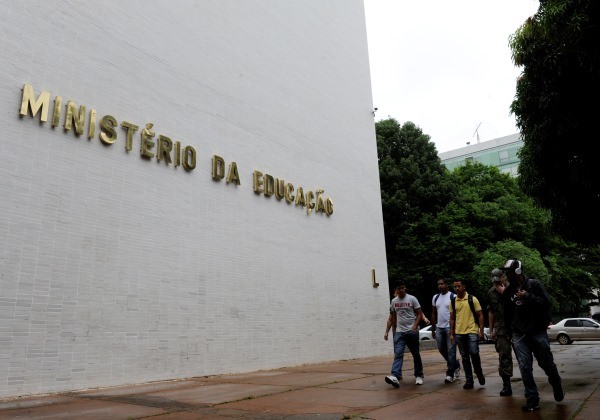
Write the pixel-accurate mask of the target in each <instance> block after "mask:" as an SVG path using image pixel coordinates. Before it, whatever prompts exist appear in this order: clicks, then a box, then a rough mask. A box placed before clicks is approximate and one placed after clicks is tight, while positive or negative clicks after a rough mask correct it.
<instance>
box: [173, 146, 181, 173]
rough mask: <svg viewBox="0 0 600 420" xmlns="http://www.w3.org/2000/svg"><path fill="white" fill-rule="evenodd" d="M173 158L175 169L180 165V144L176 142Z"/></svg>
mask: <svg viewBox="0 0 600 420" xmlns="http://www.w3.org/2000/svg"><path fill="white" fill-rule="evenodd" d="M173 157H174V158H175V162H174V165H175V167H178V166H179V165H181V143H179V142H178V141H176V142H175V153H173Z"/></svg>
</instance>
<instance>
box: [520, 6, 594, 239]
mask: <svg viewBox="0 0 600 420" xmlns="http://www.w3.org/2000/svg"><path fill="white" fill-rule="evenodd" d="M599 39H600V2H598V1H595V0H541V1H540V7H539V10H538V12H537V13H536V14H535V15H534V16H532V17H531V18H529V19H528V20H527V21H526V22H525V23H524V24H523V25H522V26H521V27H520V28H519V29H518V30H517V31H516V32H515V34H513V36H512V37H511V39H510V48H511V50H512V55H513V61H514V63H515V64H516V65H517V66H522V67H523V71H522V74H521V76H520V78H519V80H518V82H517V90H516V96H515V100H514V101H513V103H512V105H511V111H512V112H513V113H514V114H515V116H516V122H517V126H518V127H519V129H520V131H521V134H522V138H523V142H524V145H523V147H522V149H521V150H520V155H519V158H520V165H519V173H520V177H519V183H520V186H521V188H522V189H523V190H524V191H525V192H526V193H527V194H529V195H530V196H531V197H533V198H534V199H535V201H536V202H537V203H538V204H540V205H542V206H543V207H546V208H548V209H550V210H551V214H552V220H553V222H554V226H555V228H556V229H557V231H558V232H560V233H561V234H562V235H563V236H564V237H565V238H567V239H570V240H573V241H575V242H580V243H585V244H597V243H599V241H600V223H598V222H597V217H598V214H600V184H599V182H600V177H598V176H597V174H596V156H597V151H596V143H597V141H596V140H597V135H598V134H597V132H598V129H597V126H596V118H597V116H598V111H599V106H598V97H599V95H600V42H598V40H599Z"/></svg>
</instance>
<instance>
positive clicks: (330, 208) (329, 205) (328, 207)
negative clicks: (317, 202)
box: [325, 198, 333, 216]
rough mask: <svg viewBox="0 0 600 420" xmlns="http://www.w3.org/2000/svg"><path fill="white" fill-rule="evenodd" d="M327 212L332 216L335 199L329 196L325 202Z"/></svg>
mask: <svg viewBox="0 0 600 420" xmlns="http://www.w3.org/2000/svg"><path fill="white" fill-rule="evenodd" d="M325 214H326V215H327V216H331V215H332V214H333V201H331V198H328V199H327V201H326V202H325Z"/></svg>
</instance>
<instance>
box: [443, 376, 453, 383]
mask: <svg viewBox="0 0 600 420" xmlns="http://www.w3.org/2000/svg"><path fill="white" fill-rule="evenodd" d="M444 382H446V383H447V384H451V383H452V382H454V377H453V376H450V375H448V376H446V379H445V380H444Z"/></svg>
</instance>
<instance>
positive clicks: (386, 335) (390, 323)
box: [383, 312, 394, 341]
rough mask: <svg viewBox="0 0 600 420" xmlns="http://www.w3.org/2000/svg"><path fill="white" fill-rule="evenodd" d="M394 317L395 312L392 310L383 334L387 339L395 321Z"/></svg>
mask: <svg viewBox="0 0 600 420" xmlns="http://www.w3.org/2000/svg"><path fill="white" fill-rule="evenodd" d="M392 318H394V317H393V313H392V312H390V316H388V319H387V322H386V324H385V334H384V335H383V339H384V340H386V341H387V339H388V333H389V331H390V328H392V323H393V321H392ZM392 335H393V334H392Z"/></svg>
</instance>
